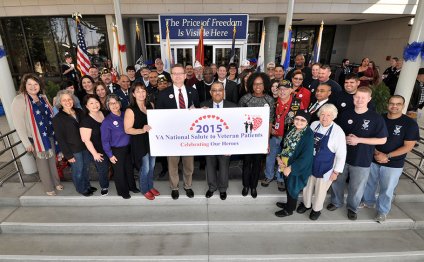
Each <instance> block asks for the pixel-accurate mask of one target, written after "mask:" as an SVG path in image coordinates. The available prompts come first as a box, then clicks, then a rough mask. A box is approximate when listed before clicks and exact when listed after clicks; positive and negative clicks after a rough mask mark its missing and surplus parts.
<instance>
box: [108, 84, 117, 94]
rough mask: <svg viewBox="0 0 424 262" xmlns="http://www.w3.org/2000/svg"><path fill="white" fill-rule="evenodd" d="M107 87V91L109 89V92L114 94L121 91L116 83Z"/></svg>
mask: <svg viewBox="0 0 424 262" xmlns="http://www.w3.org/2000/svg"><path fill="white" fill-rule="evenodd" d="M106 87H107V89H109V92H111V93H112V94H114V93H115V92H116V90H118V89H121V86H120V85H118V84H114V83H111V84H109V85H108V86H106ZM111 89H112V90H111Z"/></svg>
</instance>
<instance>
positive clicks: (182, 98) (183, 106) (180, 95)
mask: <svg viewBox="0 0 424 262" xmlns="http://www.w3.org/2000/svg"><path fill="white" fill-rule="evenodd" d="M178 91H180V94H179V95H178V102H179V104H180V109H185V108H186V106H185V102H184V96H183V93H181V89H178Z"/></svg>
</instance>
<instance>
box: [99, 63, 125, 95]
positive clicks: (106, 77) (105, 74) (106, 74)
mask: <svg viewBox="0 0 424 262" xmlns="http://www.w3.org/2000/svg"><path fill="white" fill-rule="evenodd" d="M100 79H101V80H102V82H103V83H104V84H105V85H106V87H107V88H108V89H109V91H110V93H111V94H113V93H115V91H116V90H118V89H120V88H121V87H120V86H119V85H118V84H114V83H112V73H111V72H110V70H109V69H107V68H106V67H105V68H103V69H102V71H101V75H100Z"/></svg>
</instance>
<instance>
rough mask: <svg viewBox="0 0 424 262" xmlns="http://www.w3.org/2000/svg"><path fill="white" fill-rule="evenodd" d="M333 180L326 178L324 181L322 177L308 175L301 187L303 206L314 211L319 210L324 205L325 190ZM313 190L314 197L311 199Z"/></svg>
mask: <svg viewBox="0 0 424 262" xmlns="http://www.w3.org/2000/svg"><path fill="white" fill-rule="evenodd" d="M332 183H333V181H331V180H327V181H324V179H323V178H316V177H314V176H310V177H309V179H308V183H307V184H306V187H305V188H304V189H303V204H304V205H305V207H307V208H310V207H311V205H312V207H313V208H312V209H313V210H314V211H316V212H318V211H321V210H322V208H323V205H324V201H325V197H326V196H327V191H328V189H329V188H330V186H331V184H332ZM314 191H315V198H314V199H312V196H313V194H314Z"/></svg>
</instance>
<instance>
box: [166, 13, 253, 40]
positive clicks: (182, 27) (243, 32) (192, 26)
mask: <svg viewBox="0 0 424 262" xmlns="http://www.w3.org/2000/svg"><path fill="white" fill-rule="evenodd" d="M159 20H160V26H161V28H160V29H161V30H160V32H161V38H162V39H166V23H168V27H169V38H170V39H171V40H172V39H174V40H176V39H179V40H182V39H199V32H200V26H201V25H203V37H204V38H203V39H220V40H225V39H228V40H232V39H233V30H234V26H235V27H236V40H246V39H247V25H248V22H249V16H248V15H203V16H202V15H161V16H160V17H159Z"/></svg>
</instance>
